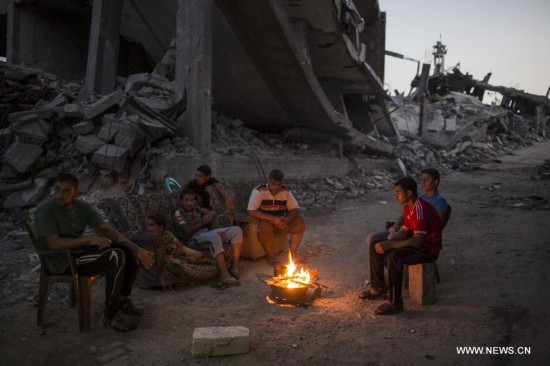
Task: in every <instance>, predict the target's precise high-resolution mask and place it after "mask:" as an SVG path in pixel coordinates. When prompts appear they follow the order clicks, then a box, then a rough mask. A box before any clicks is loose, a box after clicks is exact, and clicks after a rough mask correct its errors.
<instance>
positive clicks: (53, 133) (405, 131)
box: [0, 65, 549, 210]
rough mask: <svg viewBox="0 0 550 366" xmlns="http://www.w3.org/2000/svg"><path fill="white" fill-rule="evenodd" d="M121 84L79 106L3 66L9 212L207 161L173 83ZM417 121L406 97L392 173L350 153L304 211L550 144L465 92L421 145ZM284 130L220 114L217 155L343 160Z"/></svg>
mask: <svg viewBox="0 0 550 366" xmlns="http://www.w3.org/2000/svg"><path fill="white" fill-rule="evenodd" d="M119 82H120V88H119V89H118V90H117V91H115V92H114V93H112V94H109V95H105V96H97V97H96V96H94V97H92V98H90V99H89V100H85V101H80V100H79V93H80V89H81V84H80V83H75V82H69V83H67V82H64V81H63V80H60V79H58V78H57V77H56V76H55V75H52V74H48V73H44V72H42V71H41V70H37V69H28V68H22V67H18V66H5V65H4V66H0V88H1V92H2V93H1V97H0V98H1V99H0V111H2V120H1V127H2V128H1V129H0V149H1V151H0V152H1V153H2V155H3V160H2V169H1V171H0V196H2V198H3V208H5V209H16V210H17V209H18V208H21V207H29V206H33V205H35V204H36V203H37V202H38V201H39V200H40V199H41V197H42V196H43V193H44V191H45V189H46V186H47V184H48V182H49V181H50V180H51V178H52V177H54V176H55V175H57V174H58V173H60V172H63V171H70V172H73V173H75V174H76V175H77V176H78V177H79V178H80V180H81V187H80V188H81V191H82V193H89V194H90V195H91V196H94V197H95V196H97V197H96V198H98V197H100V195H97V194H94V192H97V191H105V189H107V188H109V187H113V186H114V185H115V183H118V185H122V186H123V187H122V190H120V192H122V193H136V192H138V193H142V192H144V191H145V190H147V189H150V190H154V189H156V188H157V187H158V184H157V183H159V182H154V181H153V179H154V177H157V178H158V176H159V175H161V176H162V174H158V172H157V173H156V174H153V172H152V170H154V169H155V166H154V165H155V164H154V158H155V157H156V156H162V155H166V154H182V155H197V154H199V151H197V150H196V149H195V148H193V147H192V146H191V145H190V143H189V142H188V140H187V139H186V138H181V137H177V136H176V129H177V123H176V122H175V121H176V120H177V119H178V116H180V115H181V114H182V113H183V112H184V111H185V105H181V104H177V103H174V102H173V100H174V82H173V81H170V80H168V79H166V78H165V77H164V76H162V75H159V74H147V73H141V74H134V75H131V76H129V77H128V78H126V79H120V80H119ZM419 113H420V107H419V105H418V104H415V103H413V102H411V101H407V99H405V100H404V104H403V105H402V106H401V107H400V108H399V109H398V110H396V111H394V112H393V113H392V115H391V118H392V121H393V122H394V123H395V125H396V126H397V127H398V129H399V131H400V132H401V137H400V139H399V140H398V141H396V146H395V156H394V158H395V160H393V161H392V160H390V161H389V162H388V163H387V168H383V169H379V168H378V167H376V168H373V166H371V165H369V164H368V163H365V160H368V159H369V158H373V157H376V156H374V155H373V154H370V155H365V154H359V153H355V154H353V156H352V155H351V153H350V152H348V153H346V156H347V158H348V159H351V160H352V161H353V162H354V165H355V169H354V170H353V171H352V172H350V174H348V175H347V176H344V177H327V178H325V179H319V180H314V181H303V182H302V181H296V182H292V186H293V190H294V191H295V192H296V196H297V198H298V200H299V201H300V202H301V203H302V206H303V207H305V208H324V207H331V206H332V205H334V204H335V203H337V202H339V201H340V200H342V199H344V198H356V197H361V196H364V195H365V193H366V192H367V191H368V190H369V189H373V188H380V187H391V183H392V182H393V181H395V179H397V178H398V177H399V176H403V175H418V174H419V172H420V171H421V170H422V169H424V168H426V167H436V168H438V169H440V170H441V171H442V172H443V173H444V172H446V171H449V170H471V169H476V168H477V165H478V164H479V163H480V162H485V161H489V160H495V159H497V158H498V157H499V156H502V155H504V154H509V153H511V151H512V150H514V149H516V148H519V147H522V146H526V145H529V144H532V143H533V142H535V141H542V140H543V139H545V138H546V136H547V135H548V131H547V128H548V126H547V125H548V119H549V117H548V116H544V118H541V116H538V117H535V116H529V115H517V114H514V113H513V112H511V111H509V110H505V109H503V108H501V107H498V106H487V105H484V104H482V103H481V102H480V101H479V100H478V99H476V98H475V97H473V96H470V95H466V94H461V93H457V92H450V93H449V94H447V95H445V96H443V97H440V96H438V95H435V96H433V97H432V100H431V102H430V103H429V104H427V105H426V106H425V108H424V120H425V121H426V126H425V128H424V132H423V134H422V136H420V137H419V135H420V133H419V125H418V124H419V122H418V121H419ZM289 131H290V130H289ZM286 132H288V131H282V132H281V133H279V134H276V133H266V132H260V131H257V130H254V129H251V128H248V127H247V126H245V123H244V122H243V121H241V120H239V119H233V118H230V117H227V116H225V115H222V114H217V113H216V112H214V111H213V113H212V150H213V152H215V153H218V154H220V155H247V156H250V155H251V154H253V155H255V157H256V159H257V160H258V163H259V164H261V163H260V162H261V160H262V158H269V157H281V156H289V157H290V156H294V157H296V156H303V157H313V156H316V157H319V156H336V154H338V153H339V152H338V151H337V147H336V148H335V146H334V144H332V143H329V142H330V141H319V140H317V141H315V140H313V141H309V140H308V141H306V140H303V139H302V140H300V139H296V138H295V137H293V134H292V133H286ZM369 138H373V137H369ZM383 138H384V137H383V136H380V139H383ZM306 142H307V143H306ZM258 157H259V159H258Z"/></svg>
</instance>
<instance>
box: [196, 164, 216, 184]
mask: <svg viewBox="0 0 550 366" xmlns="http://www.w3.org/2000/svg"><path fill="white" fill-rule="evenodd" d="M211 175H212V169H210V167H209V166H208V165H201V166H200V167H198V168H197V171H196V172H195V180H196V181H197V184H198V185H199V186H202V185H205V184H206V182H208V179H210V176H211Z"/></svg>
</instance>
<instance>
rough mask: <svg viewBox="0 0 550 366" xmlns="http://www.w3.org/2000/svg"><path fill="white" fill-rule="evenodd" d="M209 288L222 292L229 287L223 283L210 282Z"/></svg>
mask: <svg viewBox="0 0 550 366" xmlns="http://www.w3.org/2000/svg"><path fill="white" fill-rule="evenodd" d="M210 287H212V288H215V289H216V290H220V291H222V290H225V289H226V288H228V287H229V285H228V284H226V283H225V282H222V281H217V282H211V283H210Z"/></svg>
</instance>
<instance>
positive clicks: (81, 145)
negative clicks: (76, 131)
mask: <svg viewBox="0 0 550 366" xmlns="http://www.w3.org/2000/svg"><path fill="white" fill-rule="evenodd" d="M103 145H105V142H104V141H103V140H101V139H100V138H98V137H97V136H94V135H85V136H78V137H77V138H76V141H75V143H74V148H75V149H76V150H78V151H79V152H80V153H82V154H83V155H89V154H91V153H93V152H94V151H96V150H97V149H99V148H100V147H101V146H103Z"/></svg>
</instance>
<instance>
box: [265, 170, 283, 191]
mask: <svg viewBox="0 0 550 366" xmlns="http://www.w3.org/2000/svg"><path fill="white" fill-rule="evenodd" d="M284 179H285V175H284V174H283V172H282V171H281V170H279V169H273V170H272V171H271V173H269V177H268V178H267V189H269V191H270V192H271V194H272V195H274V196H275V195H276V194H277V193H279V192H280V191H281V189H282V188H283V181H284Z"/></svg>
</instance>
